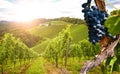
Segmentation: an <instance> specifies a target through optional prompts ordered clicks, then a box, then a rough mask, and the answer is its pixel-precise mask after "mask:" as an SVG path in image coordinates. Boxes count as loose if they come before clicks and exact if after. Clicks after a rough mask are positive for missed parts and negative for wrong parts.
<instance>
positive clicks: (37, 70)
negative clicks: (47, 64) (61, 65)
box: [26, 57, 46, 74]
mask: <svg viewBox="0 0 120 74" xmlns="http://www.w3.org/2000/svg"><path fill="white" fill-rule="evenodd" d="M45 72H46V71H45V68H44V65H43V58H42V57H39V58H37V59H36V60H35V61H34V62H33V63H32V65H31V66H30V67H29V69H28V70H27V71H26V74H45Z"/></svg>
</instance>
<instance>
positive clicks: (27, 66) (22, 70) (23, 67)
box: [17, 64, 31, 74]
mask: <svg viewBox="0 0 120 74" xmlns="http://www.w3.org/2000/svg"><path fill="white" fill-rule="evenodd" d="M30 66H31V65H30V64H26V65H24V66H22V67H21V68H20V72H19V73H17V74H25V72H26V70H27V69H28V68H29V67H30Z"/></svg>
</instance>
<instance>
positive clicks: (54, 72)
mask: <svg viewBox="0 0 120 74" xmlns="http://www.w3.org/2000/svg"><path fill="white" fill-rule="evenodd" d="M45 69H46V70H47V74H70V73H69V71H67V70H65V69H62V68H56V67H55V66H54V65H52V64H50V63H47V64H45Z"/></svg>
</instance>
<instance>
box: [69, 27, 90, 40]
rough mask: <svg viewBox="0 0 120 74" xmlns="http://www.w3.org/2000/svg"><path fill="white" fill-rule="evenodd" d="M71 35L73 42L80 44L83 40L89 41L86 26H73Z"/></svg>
mask: <svg viewBox="0 0 120 74" xmlns="http://www.w3.org/2000/svg"><path fill="white" fill-rule="evenodd" d="M71 35H72V38H73V42H78V41H81V40H83V39H87V36H88V29H87V26H86V25H72V26H71Z"/></svg>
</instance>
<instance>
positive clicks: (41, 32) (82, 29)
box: [29, 21, 88, 53]
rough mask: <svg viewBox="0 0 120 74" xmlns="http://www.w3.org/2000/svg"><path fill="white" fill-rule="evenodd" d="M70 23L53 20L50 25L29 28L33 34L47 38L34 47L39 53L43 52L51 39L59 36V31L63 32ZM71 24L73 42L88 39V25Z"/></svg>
mask: <svg viewBox="0 0 120 74" xmlns="http://www.w3.org/2000/svg"><path fill="white" fill-rule="evenodd" d="M69 24H70V23H67V22H63V21H51V25H50V26H37V27H35V28H33V29H31V30H29V32H30V33H31V34H34V35H36V36H40V37H43V38H46V39H47V40H46V41H43V42H41V43H39V44H37V45H36V46H34V47H32V49H33V50H35V51H36V52H38V53H41V52H43V51H44V49H45V48H46V46H47V44H48V43H49V40H50V39H52V38H54V37H55V36H57V35H58V33H59V32H61V31H62V30H63V29H65V28H66V26H67V25H69ZM70 25H71V30H70V31H71V35H72V41H73V42H78V41H81V40H83V39H87V35H88V33H87V32H88V30H87V26H86V25H83V24H81V25H73V24H70Z"/></svg>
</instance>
